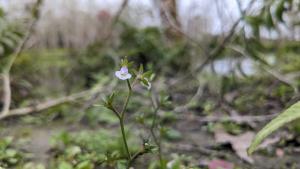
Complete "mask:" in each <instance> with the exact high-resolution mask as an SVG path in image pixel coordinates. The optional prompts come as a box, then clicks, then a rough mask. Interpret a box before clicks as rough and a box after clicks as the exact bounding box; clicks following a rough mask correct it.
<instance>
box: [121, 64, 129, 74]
mask: <svg viewBox="0 0 300 169" xmlns="http://www.w3.org/2000/svg"><path fill="white" fill-rule="evenodd" d="M120 71H121V72H122V73H124V74H125V73H128V68H127V67H126V66H123V67H121V69H120Z"/></svg>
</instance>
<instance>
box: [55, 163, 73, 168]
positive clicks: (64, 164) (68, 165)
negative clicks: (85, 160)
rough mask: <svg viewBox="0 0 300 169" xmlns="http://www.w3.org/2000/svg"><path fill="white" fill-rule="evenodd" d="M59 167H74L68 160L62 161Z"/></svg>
mask: <svg viewBox="0 0 300 169" xmlns="http://www.w3.org/2000/svg"><path fill="white" fill-rule="evenodd" d="M58 169H73V167H72V165H71V164H70V163H68V162H66V161H62V162H60V164H59V166H58Z"/></svg>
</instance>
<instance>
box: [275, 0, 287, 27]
mask: <svg viewBox="0 0 300 169" xmlns="http://www.w3.org/2000/svg"><path fill="white" fill-rule="evenodd" d="M284 2H285V0H281V1H280V2H279V4H278V5H277V7H276V10H275V15H276V18H277V19H278V20H279V21H280V22H283V18H282V15H283V12H284Z"/></svg>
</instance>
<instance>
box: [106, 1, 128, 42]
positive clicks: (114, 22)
mask: <svg viewBox="0 0 300 169" xmlns="http://www.w3.org/2000/svg"><path fill="white" fill-rule="evenodd" d="M128 3H129V0H123V3H122V4H121V7H120V8H119V9H118V11H117V13H116V15H115V17H114V19H113V20H112V22H111V24H110V26H109V30H108V31H109V32H108V33H107V35H106V37H105V38H104V41H106V40H109V39H110V37H111V35H112V32H113V27H114V26H115V25H116V23H117V22H118V21H119V19H120V17H121V14H122V13H123V11H124V9H125V8H126V6H127V4H128Z"/></svg>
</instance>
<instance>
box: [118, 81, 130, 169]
mask: <svg viewBox="0 0 300 169" xmlns="http://www.w3.org/2000/svg"><path fill="white" fill-rule="evenodd" d="M127 86H128V95H127V97H126V100H125V103H124V106H123V109H122V111H121V113H120V118H119V120H120V127H121V132H122V138H123V142H124V146H125V150H126V153H127V158H128V161H131V154H130V151H129V148H128V144H127V140H126V134H125V127H124V119H125V111H126V109H127V106H128V103H129V100H130V97H131V93H132V88H131V85H130V82H129V80H127ZM129 165H130V164H129V163H128V167H129Z"/></svg>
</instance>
